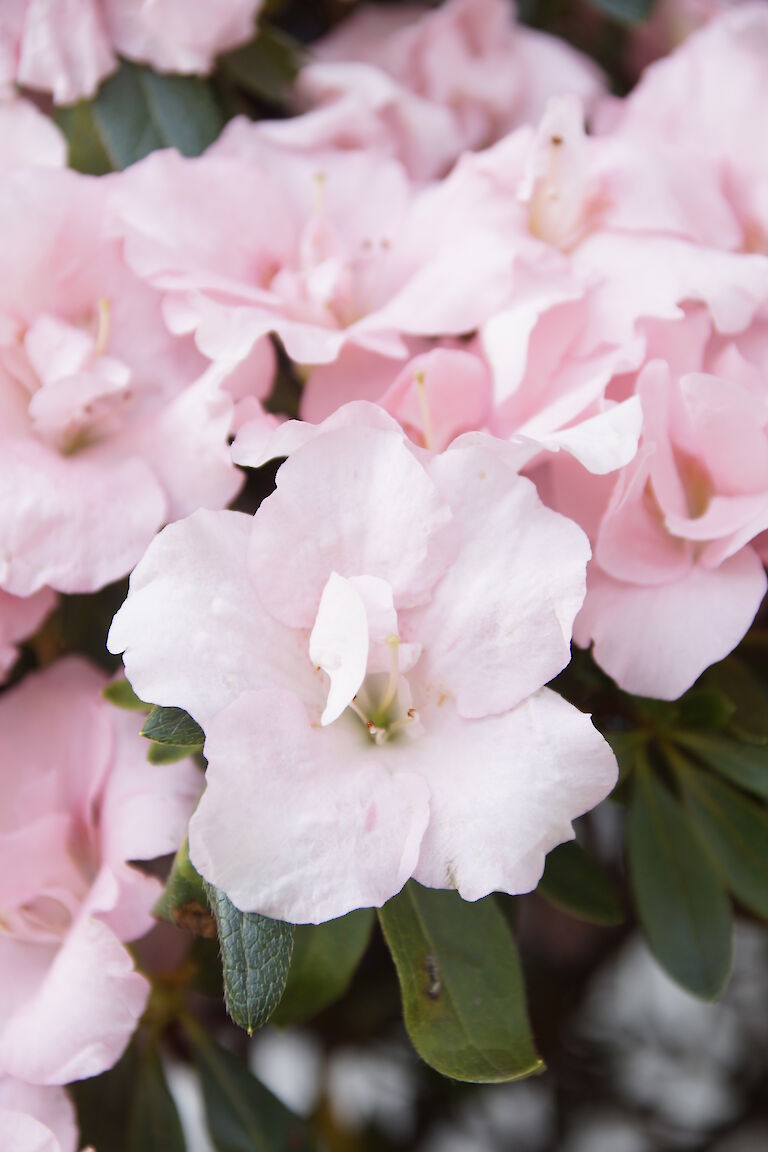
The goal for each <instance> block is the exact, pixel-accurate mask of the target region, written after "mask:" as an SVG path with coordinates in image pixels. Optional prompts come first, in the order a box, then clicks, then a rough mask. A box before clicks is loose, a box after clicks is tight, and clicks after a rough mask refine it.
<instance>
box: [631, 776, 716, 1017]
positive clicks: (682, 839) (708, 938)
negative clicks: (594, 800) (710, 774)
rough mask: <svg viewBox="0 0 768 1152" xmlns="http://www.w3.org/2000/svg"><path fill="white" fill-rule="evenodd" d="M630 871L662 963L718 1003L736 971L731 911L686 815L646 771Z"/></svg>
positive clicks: (638, 794) (637, 800) (635, 805)
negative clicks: (732, 969) (732, 970)
mask: <svg viewBox="0 0 768 1152" xmlns="http://www.w3.org/2000/svg"><path fill="white" fill-rule="evenodd" d="M629 864H630V872H631V876H632V885H633V888H634V892H635V898H636V901H637V911H638V914H639V916H640V920H641V922H642V924H643V927H644V928H645V932H646V935H647V936H648V941H649V943H650V945H651V948H652V949H653V952H654V953H655V955H656V958H657V959H658V961H659V963H660V964H662V965H663V966H664V967H665V968H666V969H667V971H668V972H669V974H670V975H671V976H672V977H673V978H674V979H675V980H677V982H678V983H679V984H681V985H682V986H683V987H684V988H686V989H688V991H689V992H693V993H694V995H696V996H700V997H702V998H703V999H705V1000H712V999H714V998H715V997H716V996H717V995H718V994H719V993H720V992H721V991H722V989H723V987H724V985H725V982H726V980H727V979H728V971H729V968H730V961H731V910H730V904H729V901H728V898H727V896H726V894H725V891H724V889H723V885H722V883H721V880H720V877H719V875H718V873H717V870H716V868H715V866H714V864H713V863H712V861H711V860H710V858H709V856H708V855H707V854H706V852H705V851H704V849H703V848H702V847H701V845H700V843H699V839H698V837H697V835H696V834H695V832H694V830H693V829H692V827H691V826H690V824H689V822H688V820H687V818H686V815H685V813H684V812H683V810H682V808H681V807H680V805H679V804H678V802H677V800H675V799H674V798H673V796H672V795H671V793H670V792H669V790H668V789H667V788H666V787H665V785H663V784H662V783H661V781H660V780H657V779H656V776H655V775H654V773H653V772H652V771H651V770H650V768H649V766H648V765H647V764H643V765H642V766H640V767H639V769H638V770H637V771H636V773H635V780H634V788H633V793H632V804H631V808H630V815H629Z"/></svg>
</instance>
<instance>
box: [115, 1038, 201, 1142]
mask: <svg viewBox="0 0 768 1152" xmlns="http://www.w3.org/2000/svg"><path fill="white" fill-rule="evenodd" d="M185 1149H186V1143H185V1141H184V1133H183V1131H182V1128H181V1123H180V1121H179V1114H178V1112H177V1111H176V1105H175V1104H174V1102H173V1097H172V1096H171V1093H170V1092H169V1090H168V1084H167V1083H166V1079H165V1074H164V1072H163V1066H162V1064H161V1063H160V1057H159V1056H158V1054H157V1049H156V1048H154V1047H152V1048H150V1049H149V1050H148V1051H147V1052H146V1053H144V1056H143V1059H142V1061H141V1064H140V1065H139V1072H138V1077H137V1079H136V1088H135V1095H134V1098H133V1107H132V1109H131V1116H130V1121H129V1125H128V1141H127V1145H126V1152H185Z"/></svg>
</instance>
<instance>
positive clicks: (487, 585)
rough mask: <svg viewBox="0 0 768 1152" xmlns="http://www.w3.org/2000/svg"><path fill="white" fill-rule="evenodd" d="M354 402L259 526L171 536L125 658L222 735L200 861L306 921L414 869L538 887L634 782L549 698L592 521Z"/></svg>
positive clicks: (367, 897) (585, 722) (218, 877)
mask: <svg viewBox="0 0 768 1152" xmlns="http://www.w3.org/2000/svg"><path fill="white" fill-rule="evenodd" d="M349 408H350V409H353V410H352V411H349V409H348V408H343V409H340V411H339V412H338V413H337V414H336V415H335V416H334V417H332V418H331V419H330V420H329V421H327V422H326V424H325V425H324V426H323V427H321V428H319V429H318V428H316V427H314V426H298V430H299V432H301V429H302V428H304V429H305V431H304V434H303V435H301V436H299V440H300V441H303V442H301V443H299V444H298V446H297V447H295V450H294V451H292V453H291V454H290V456H289V458H288V460H287V462H286V463H284V464H283V465H282V467H281V468H280V470H279V472H278V477H277V490H276V491H275V492H274V493H273V494H272V495H271V496H270V497H268V499H267V500H265V501H264V503H263V504H262V505H261V507H260V508H259V510H258V511H257V513H256V515H255V516H254V517H253V518H251V517H248V516H246V515H244V514H240V513H234V512H222V513H209V512H204V511H203V512H199V513H196V514H195V515H194V516H192V517H190V518H189V519H187V520H186V521H183V522H181V523H178V524H175V525H172V526H170V527H169V528H167V529H165V530H164V531H163V532H162V533H161V534H160V535H159V536H158V537H157V538H156V540H155V541H154V542H153V544H152V545H151V546H150V548H149V549H148V550H147V554H146V556H145V557H144V559H143V560H142V561H141V563H140V564H139V565H138V567H137V568H136V571H135V572H134V574H133V576H132V578H131V587H130V593H129V596H128V599H127V601H126V603H125V604H124V605H123V607H122V608H121V609H120V611H119V612H118V614H117V616H116V617H115V620H114V622H113V624H112V628H111V631H110V635H109V641H108V644H109V647H110V650H111V651H123V652H124V660H125V666H126V672H127V674H128V677H129V679H130V681H131V683H132V684H133V686H134V688H135V689H136V691H137V692H138V693H139V694H140V695H141V696H142V698H144V699H150V700H153V701H157V702H159V703H162V704H174V705H178V706H180V707H183V708H186V709H187V710H188V711H189V712H190V713H191V714H192V715H193V716H194V717H195V719H196V720H197V721H198V722H199V723H200V724H201V725H202V726H203V728H204V730H205V733H206V744H205V754H206V757H207V759H208V770H207V785H206V791H205V793H204V795H203V798H202V800H201V803H200V805H199V807H198V809H197V811H196V812H195V815H194V817H193V819H192V821H191V824H190V830H189V835H190V855H191V859H192V861H193V863H194V864H195V867H196V868H198V870H199V871H201V872H202V874H203V875H204V876H205V877H206V878H207V879H208V880H209V881H211V882H212V883H214V884H216V885H217V886H218V887H220V888H222V889H223V890H224V891H225V892H227V894H228V895H229V896H230V898H231V899H232V900H233V901H234V903H235V904H236V905H237V906H238V907H240V908H242V909H244V910H253V911H259V912H261V913H263V914H265V915H268V916H273V917H278V918H281V919H287V920H290V921H294V922H306V921H311V922H318V921H323V920H327V919H331V918H333V917H336V916H340V915H342V914H343V913H345V912H347V911H349V910H350V909H351V908H356V907H361V906H369V905H380V904H382V903H383V902H384V901H386V900H387V899H389V898H390V897H391V896H392V895H394V894H395V893H396V892H397V891H398V890H399V889H400V888H401V887H402V885H403V884H404V883H405V882H406V880H407V879H408V878H409V877H410V876H414V877H415V878H416V879H417V880H419V881H420V882H421V883H424V884H426V885H429V886H432V887H450V888H457V889H458V890H459V892H460V893H461V894H462V896H464V897H465V898H467V899H472V900H474V899H477V898H479V897H481V896H483V895H485V894H486V893H488V892H490V891H492V890H494V889H502V890H504V891H509V892H523V891H528V890H529V889H531V888H533V887H535V885H536V883H537V881H538V879H539V877H540V875H541V871H542V868H543V864H544V856H545V854H546V852H547V851H549V849H550V848H552V847H554V846H555V845H556V844H558V843H560V842H561V841H563V840H567V839H570V838H571V837H572V835H573V832H572V828H571V820H572V819H573V818H574V817H575V816H577V815H578V814H580V813H582V812H584V811H586V810H587V809H588V808H590V807H592V806H593V805H594V804H596V803H597V802H598V801H599V800H600V799H602V798H603V797H604V796H605V795H606V794H607V793H608V791H610V789H611V787H612V785H613V783H614V781H615V776H616V767H615V762H614V759H613V756H612V754H611V752H610V750H609V748H608V747H607V745H606V744H605V742H604V741H603V739H602V737H601V736H600V735H599V734H598V733H597V732H596V730H595V729H594V728H593V727H592V725H591V723H590V721H589V718H588V717H586V716H584V715H582V714H581V713H579V712H578V711H576V710H575V709H574V708H572V707H571V706H570V705H568V704H566V703H565V701H563V700H562V699H561V698H560V697H559V696H557V695H556V694H554V693H553V692H551V691H550V690H548V689H546V688H544V687H542V685H544V684H545V683H546V682H547V681H548V680H549V679H551V678H552V676H554V675H555V674H556V673H557V672H558V671H559V670H560V669H562V668H563V666H564V665H565V664H566V663H567V662H568V659H569V656H570V633H571V624H572V621H573V618H574V616H575V614H576V612H577V611H578V609H579V607H580V605H581V602H582V598H583V595H584V578H585V566H586V560H587V557H588V554H589V550H588V547H587V542H586V539H585V537H584V536H583V534H582V532H581V530H580V529H578V528H577V527H576V526H575V525H574V524H572V523H571V522H569V521H568V520H565V519H563V518H562V517H560V516H558V515H557V514H555V513H553V512H550V511H549V510H547V509H546V508H545V507H544V506H543V505H542V504H541V502H540V501H539V499H538V497H537V495H536V491H535V488H534V487H533V485H532V484H531V483H530V482H529V481H527V480H525V479H523V478H522V477H520V476H519V475H518V474H517V472H516V471H515V470H514V468H511V467H509V465H508V464H507V463H506V462H505V460H504V458H503V454H500V453H499V452H498V450H497V445H496V443H495V442H494V441H491V440H488V439H487V438H486V439H482V438H481V439H480V440H479V441H478V442H474V443H472V444H468V445H462V442H461V440H459V441H457V443H456V444H455V445H454V446H453V447H451V448H450V449H448V450H447V451H446V452H445V453H443V454H441V455H437V456H430V455H429V454H428V453H426V454H425V453H424V452H423V451H422V450H421V449H419V448H417V447H416V446H415V445H413V444H412V443H411V442H409V441H408V440H407V438H406V437H405V436H404V434H403V432H402V430H401V428H400V427H399V426H398V425H397V423H396V422H395V421H394V420H392V418H391V417H389V416H388V415H387V414H386V413H385V412H384V411H383V410H382V409H380V408H377V407H375V406H362V408H363V410H364V413H363V414H364V417H365V420H362V419H361V418H360V410H359V409H360V406H349ZM355 408H357V409H358V410H357V411H355V410H354V409H355ZM365 422H367V426H363V425H364V423H365ZM281 434H282V433H281V430H278V432H277V433H276V436H277V435H281ZM283 447H286V446H285V445H283ZM502 447H503V446H502ZM330 509H332V510H333V511H332V515H329V510H330Z"/></svg>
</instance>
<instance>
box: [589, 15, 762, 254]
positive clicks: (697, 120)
mask: <svg viewBox="0 0 768 1152" xmlns="http://www.w3.org/2000/svg"><path fill="white" fill-rule="evenodd" d="M767 61H768V8H766V5H765V4H763V3H746V4H739V5H737V6H735V7H733V8H731V9H730V10H728V11H726V12H724V13H723V14H722V15H721V16H719V17H718V18H717V19H713V20H711V21H710V22H709V23H707V24H706V25H705V26H704V27H703V28H702V29H701V30H700V31H698V32H697V33H695V34H694V35H692V36H690V37H689V38H688V39H687V40H686V41H685V42H684V43H683V44H682V45H681V46H680V47H679V48H678V49H677V51H676V52H673V53H672V55H670V56H668V57H667V58H666V59H664V60H659V61H658V62H657V63H655V64H654V65H652V66H651V67H650V68H648V69H647V71H646V72H645V73H644V75H643V77H642V79H641V81H640V83H639V84H638V86H637V88H635V90H634V91H633V92H632V93H631V94H630V95H629V97H627V99H626V100H625V101H622V102H620V103H619V102H616V103H615V104H610V105H609V106H608V107H607V109H606V111H605V113H604V114H603V116H602V118H601V119H602V121H603V123H604V124H606V125H608V126H610V128H611V130H612V131H613V133H614V134H617V133H618V134H619V135H621V136H624V137H626V139H627V141H628V142H629V143H630V144H634V145H637V144H638V142H639V141H644V140H647V139H656V140H661V141H663V142H664V143H665V144H666V145H668V146H671V147H672V148H674V149H675V150H676V151H677V152H678V154H679V156H680V160H681V163H682V164H684V165H687V166H688V167H689V170H690V171H692V172H693V171H697V170H698V166H699V164H700V162H704V163H706V164H707V165H708V166H709V167H710V168H711V167H714V168H715V171H716V173H717V178H718V180H719V182H720V184H721V186H723V187H724V188H725V191H726V194H727V196H728V198H729V200H730V202H731V204H732V205H733V207H734V209H735V212H736V214H737V216H738V219H739V222H740V226H741V232H742V236H741V239H740V243H741V246H742V247H743V248H744V249H745V250H747V251H758V252H760V251H761V252H768V156H767V155H766V149H765V147H764V146H763V141H762V139H761V135H760V128H761V125H760V124H757V125H756V123H755V110H756V109H759V108H762V107H763V106H764V105H765V101H766V95H767V94H768V63H766V62H767Z"/></svg>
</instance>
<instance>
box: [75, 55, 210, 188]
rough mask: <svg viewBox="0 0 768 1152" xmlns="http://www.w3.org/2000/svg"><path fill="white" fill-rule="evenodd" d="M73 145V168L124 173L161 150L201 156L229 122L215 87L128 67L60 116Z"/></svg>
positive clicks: (199, 80)
mask: <svg viewBox="0 0 768 1152" xmlns="http://www.w3.org/2000/svg"><path fill="white" fill-rule="evenodd" d="M55 116H56V120H57V122H58V125H59V127H60V128H61V129H62V131H63V132H64V135H65V136H66V137H67V140H68V142H69V163H70V167H72V168H76V169H77V170H78V171H79V172H87V173H90V174H92V175H95V176H100V175H103V174H104V173H106V172H112V171H120V170H121V169H123V168H127V167H128V165H129V164H135V163H136V161H137V160H141V159H142V158H143V157H144V156H147V155H148V154H149V153H150V152H153V151H155V150H156V149H158V148H169V147H172V148H178V150H179V151H180V152H181V153H182V154H183V155H184V156H199V155H200V153H201V152H203V151H204V150H205V149H206V148H207V147H208V145H209V144H212V143H213V141H214V140H215V139H216V137H217V136H218V135H219V132H220V131H221V129H222V127H223V124H224V117H223V114H222V112H221V109H220V108H219V106H218V103H217V101H216V97H215V96H214V94H213V89H212V88H211V85H210V84H209V83H207V82H206V81H204V80H201V79H199V78H198V77H196V76H170V75H164V74H163V75H161V74H160V73H158V72H153V71H152V70H151V69H150V68H145V67H142V66H141V65H138V64H131V63H129V62H128V61H124V62H123V63H122V65H121V66H120V68H119V69H118V71H117V72H116V73H115V74H114V76H110V77H109V78H108V79H107V80H105V82H104V83H103V84H102V86H101V88H100V89H99V91H98V93H97V94H96V96H95V97H94V99H93V100H81V101H80V102H79V103H77V104H73V105H71V106H69V107H65V108H59V109H57V110H56V113H55Z"/></svg>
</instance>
